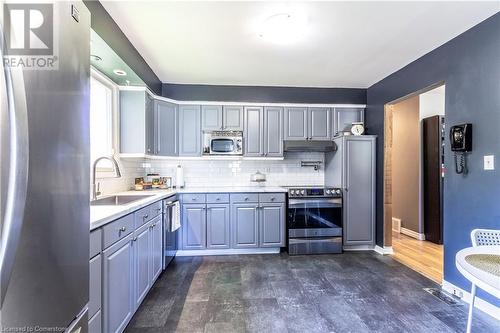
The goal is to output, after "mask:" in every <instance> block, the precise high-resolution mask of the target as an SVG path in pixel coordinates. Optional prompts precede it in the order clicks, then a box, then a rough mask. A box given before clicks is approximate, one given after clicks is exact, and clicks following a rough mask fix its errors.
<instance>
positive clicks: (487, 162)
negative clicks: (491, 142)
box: [484, 155, 495, 170]
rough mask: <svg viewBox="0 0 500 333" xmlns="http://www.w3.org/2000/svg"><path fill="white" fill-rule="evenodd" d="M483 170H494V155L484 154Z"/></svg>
mask: <svg viewBox="0 0 500 333" xmlns="http://www.w3.org/2000/svg"><path fill="white" fill-rule="evenodd" d="M484 170H495V156H494V155H486V156H484Z"/></svg>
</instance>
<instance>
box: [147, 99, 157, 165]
mask: <svg viewBox="0 0 500 333" xmlns="http://www.w3.org/2000/svg"><path fill="white" fill-rule="evenodd" d="M145 110H146V154H149V155H154V153H155V125H154V124H155V117H154V103H153V97H151V96H150V95H149V94H148V93H146V106H145Z"/></svg>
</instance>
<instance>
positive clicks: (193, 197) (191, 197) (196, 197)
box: [182, 193, 206, 203]
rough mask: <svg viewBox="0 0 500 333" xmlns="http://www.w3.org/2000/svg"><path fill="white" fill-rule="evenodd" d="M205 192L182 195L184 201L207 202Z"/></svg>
mask: <svg viewBox="0 0 500 333" xmlns="http://www.w3.org/2000/svg"><path fill="white" fill-rule="evenodd" d="M205 200H206V198H205V194H203V193H188V194H183V195H182V202H183V203H205Z"/></svg>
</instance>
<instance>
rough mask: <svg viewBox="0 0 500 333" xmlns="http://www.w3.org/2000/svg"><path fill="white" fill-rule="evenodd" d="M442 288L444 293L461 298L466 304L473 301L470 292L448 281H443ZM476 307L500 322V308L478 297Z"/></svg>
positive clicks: (475, 302)
mask: <svg viewBox="0 0 500 333" xmlns="http://www.w3.org/2000/svg"><path fill="white" fill-rule="evenodd" d="M441 288H442V289H443V290H444V291H446V292H448V293H450V294H452V295H455V296H457V297H459V298H461V299H462V301H464V302H465V303H468V304H470V301H471V295H470V292H468V291H465V290H463V289H461V288H459V287H457V286H455V285H454V284H452V283H450V282H448V281H446V280H443V285H442V286H441ZM474 307H475V308H478V309H479V310H481V311H483V312H485V313H487V314H489V315H490V316H492V317H493V318H495V319H497V320H500V308H499V307H497V306H495V305H493V304H491V303H489V302H487V301H485V300H483V299H481V298H479V297H477V296H476V300H475V301H474Z"/></svg>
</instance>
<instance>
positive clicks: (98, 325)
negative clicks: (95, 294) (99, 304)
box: [89, 311, 102, 333]
mask: <svg viewBox="0 0 500 333" xmlns="http://www.w3.org/2000/svg"><path fill="white" fill-rule="evenodd" d="M101 332H102V316H101V311H97V313H96V314H95V315H94V316H93V317H91V318H90V319H89V333H101Z"/></svg>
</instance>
